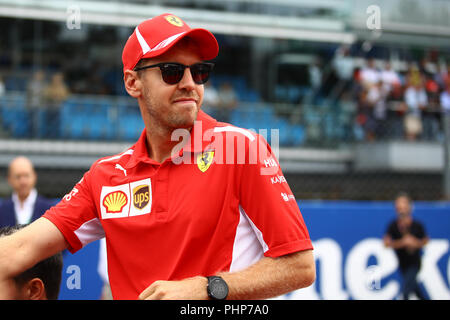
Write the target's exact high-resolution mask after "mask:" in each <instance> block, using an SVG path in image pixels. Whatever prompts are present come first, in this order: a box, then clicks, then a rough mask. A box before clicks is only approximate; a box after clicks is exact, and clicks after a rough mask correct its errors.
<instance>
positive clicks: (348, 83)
mask: <svg viewBox="0 0 450 320" xmlns="http://www.w3.org/2000/svg"><path fill="white" fill-rule="evenodd" d="M332 65H333V69H334V72H335V74H336V76H337V78H338V85H337V87H336V97H337V98H338V99H339V98H341V97H342V95H344V94H345V93H346V92H349V91H350V89H351V87H352V84H353V73H354V69H355V65H354V62H353V58H352V57H351V56H350V48H349V47H348V46H341V47H339V48H338V49H337V50H336V53H335V55H334V57H333V61H332Z"/></svg>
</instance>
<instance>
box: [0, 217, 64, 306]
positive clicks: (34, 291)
mask: <svg viewBox="0 0 450 320" xmlns="http://www.w3.org/2000/svg"><path fill="white" fill-rule="evenodd" d="M23 227H24V225H17V226H14V227H3V228H0V237H3V236H8V235H11V234H13V233H15V232H16V231H17V230H20V229H21V228H23ZM62 268H63V259H62V254H61V253H60V252H59V253H57V254H55V255H54V256H51V257H49V258H47V259H45V260H43V261H41V262H39V263H37V264H36V265H34V266H33V267H31V268H30V269H28V270H26V271H24V272H22V273H21V274H19V275H17V276H16V277H14V278H13V279H10V280H7V281H5V282H0V300H57V299H58V295H59V289H60V286H61V278H62Z"/></svg>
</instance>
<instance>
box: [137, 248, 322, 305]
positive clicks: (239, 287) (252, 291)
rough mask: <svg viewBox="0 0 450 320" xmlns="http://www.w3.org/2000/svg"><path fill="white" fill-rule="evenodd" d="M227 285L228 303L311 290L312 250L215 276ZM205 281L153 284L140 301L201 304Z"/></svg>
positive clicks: (205, 294) (206, 297)
mask: <svg viewBox="0 0 450 320" xmlns="http://www.w3.org/2000/svg"><path fill="white" fill-rule="evenodd" d="M218 275H219V276H221V277H222V278H223V279H224V280H225V282H226V283H227V284H228V287H229V293H228V297H227V299H239V300H253V299H267V298H271V297H276V296H279V295H282V294H285V293H287V292H290V291H294V290H296V289H300V288H304V287H308V286H310V285H311V284H312V283H313V282H314V281H315V278H316V266H315V262H314V256H313V254H312V250H305V251H299V252H296V253H292V254H288V255H285V256H282V257H279V258H269V257H264V258H262V259H261V260H259V261H258V262H256V263H255V264H253V265H252V266H250V267H248V268H246V269H244V270H242V271H238V272H231V273H230V272H224V273H220V274H218ZM206 286H207V279H206V278H205V277H201V276H198V277H193V278H189V279H184V280H181V281H155V282H154V283H152V284H151V285H150V286H149V287H148V288H146V289H145V290H144V291H143V292H142V293H141V294H140V295H139V299H147V300H177V299H180V300H184V299H193V300H204V299H208V295H207V292H206Z"/></svg>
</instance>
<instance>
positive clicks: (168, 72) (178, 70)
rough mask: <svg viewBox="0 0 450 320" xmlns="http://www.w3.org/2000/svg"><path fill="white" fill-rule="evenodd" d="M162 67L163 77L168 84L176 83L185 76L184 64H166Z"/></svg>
mask: <svg viewBox="0 0 450 320" xmlns="http://www.w3.org/2000/svg"><path fill="white" fill-rule="evenodd" d="M160 68H161V74H162V78H163V80H164V82H166V83H167V84H176V83H178V82H180V80H181V79H182V78H183V74H184V69H185V68H184V66H182V65H177V64H165V65H162V66H161V67H160Z"/></svg>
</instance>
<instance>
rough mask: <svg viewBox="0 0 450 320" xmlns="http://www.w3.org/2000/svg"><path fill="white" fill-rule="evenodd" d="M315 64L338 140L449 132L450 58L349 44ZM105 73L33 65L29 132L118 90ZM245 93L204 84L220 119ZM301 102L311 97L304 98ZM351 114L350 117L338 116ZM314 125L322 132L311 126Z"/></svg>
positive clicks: (227, 117) (41, 134)
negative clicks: (82, 101)
mask: <svg viewBox="0 0 450 320" xmlns="http://www.w3.org/2000/svg"><path fill="white" fill-rule="evenodd" d="M324 65H325V66H324ZM327 68H328V69H331V76H330V74H328V75H325V73H326V71H325V70H326V69H327ZM308 71H309V79H310V81H309V86H310V87H309V91H310V92H313V96H314V97H315V98H313V100H312V105H320V102H319V100H320V99H319V100H318V99H316V98H317V97H322V98H323V97H327V98H331V99H327V102H326V103H328V104H330V102H329V101H330V100H331V101H332V103H331V105H332V108H331V109H327V111H326V113H328V115H330V114H331V116H332V118H333V120H332V121H331V124H330V123H327V124H326V125H325V126H334V127H340V129H341V131H344V134H341V135H336V136H337V139H340V140H343V141H355V140H357V141H358V140H359V141H361V140H365V141H378V140H385V139H389V140H393V139H407V140H410V141H415V140H428V141H439V140H441V139H442V138H443V131H444V130H443V126H442V123H443V122H442V120H441V118H442V114H444V112H449V111H450V64H448V65H445V66H444V65H440V64H439V63H436V61H430V60H429V59H427V58H423V59H422V60H421V61H412V62H408V63H407V62H404V61H403V62H400V61H392V62H391V61H387V60H384V61H383V60H375V59H374V58H367V59H365V60H364V61H363V63H361V59H359V60H358V59H357V58H355V57H353V56H351V55H350V50H349V48H348V47H345V46H343V47H339V48H338V49H337V50H336V52H335V54H334V57H332V59H331V60H329V61H328V62H327V64H322V63H321V61H320V59H317V60H316V61H314V62H313V63H311V64H310V65H309V67H308ZM104 73H105V72H100V71H99V72H97V73H96V72H93V73H92V74H91V76H90V77H89V79H87V80H86V79H85V81H83V83H84V84H85V85H84V86H81V85H80V81H78V80H77V81H74V80H73V79H68V81H66V79H65V76H64V74H63V73H62V72H60V71H53V72H52V73H50V72H48V73H46V71H44V70H37V71H34V72H33V74H32V75H30V76H29V77H28V79H27V82H26V88H25V90H26V102H25V108H26V112H27V114H28V116H27V117H28V123H29V125H28V128H29V136H30V137H36V138H48V139H54V138H59V136H58V134H59V133H58V130H57V128H58V126H56V125H55V124H57V123H59V121H60V109H61V105H62V104H63V103H64V101H65V100H66V99H67V98H68V97H69V96H70V95H71V94H82V95H83V94H96V95H98V94H100V95H105V94H106V95H117V94H119V93H117V92H112V91H111V90H106V89H105V88H109V86H108V85H107V81H106V80H105V79H103V78H102V77H101V76H100V74H104ZM105 74H106V73H105ZM66 76H67V75H66ZM69 76H70V75H69ZM69 78H70V77H69ZM330 79H331V81H330ZM3 80H4V79H3ZM3 80H2V78H1V76H0V97H1V96H2V95H4V94H5V92H6V91H8V90H7V89H5V84H4V81H3ZM241 100H242V97H240V95H239V94H238V92H237V91H236V90H235V84H234V83H233V82H232V81H231V82H230V81H224V82H219V83H216V85H211V83H207V84H206V85H205V97H204V103H203V106H204V109H205V110H206V111H207V112H208V113H210V114H211V115H212V116H213V117H215V118H217V119H218V120H219V121H223V122H231V114H232V112H233V110H234V109H236V108H237V107H238V106H239V103H240V101H241ZM302 104H307V102H305V101H300V105H302ZM0 107H1V106H0ZM349 110H350V111H349ZM303 112H304V113H305V112H306V111H305V108H303ZM325 115H326V114H324V115H323V116H325ZM306 118H307V117H303V119H306ZM344 118H346V119H347V120H345V121H341V120H339V119H344ZM42 124H44V126H45V128H44V130H42ZM303 125H305V127H307V128H309V127H311V126H316V125H314V124H308V123H303ZM39 126H41V128H38V127H39ZM316 131H317V130H316ZM307 132H308V134H309V133H311V132H312V133H314V132H315V131H314V130H309V129H307ZM312 136H313V135H312Z"/></svg>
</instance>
